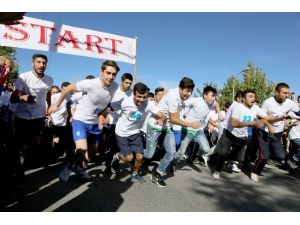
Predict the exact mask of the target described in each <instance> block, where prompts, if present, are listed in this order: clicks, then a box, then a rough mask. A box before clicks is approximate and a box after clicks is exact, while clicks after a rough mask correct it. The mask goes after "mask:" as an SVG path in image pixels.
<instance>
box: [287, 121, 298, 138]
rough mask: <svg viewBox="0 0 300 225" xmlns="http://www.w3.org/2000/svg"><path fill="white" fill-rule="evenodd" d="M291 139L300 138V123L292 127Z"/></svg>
mask: <svg viewBox="0 0 300 225" xmlns="http://www.w3.org/2000/svg"><path fill="white" fill-rule="evenodd" d="M289 139H290V140H293V139H300V124H298V125H296V126H294V127H292V128H291V130H290V132H289Z"/></svg>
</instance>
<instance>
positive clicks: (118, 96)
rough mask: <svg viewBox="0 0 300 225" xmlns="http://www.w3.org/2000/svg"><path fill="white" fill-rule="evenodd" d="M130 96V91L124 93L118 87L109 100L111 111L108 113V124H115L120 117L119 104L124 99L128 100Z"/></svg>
mask: <svg viewBox="0 0 300 225" xmlns="http://www.w3.org/2000/svg"><path fill="white" fill-rule="evenodd" d="M131 95H132V89H129V90H128V91H126V92H124V91H121V89H120V87H119V88H118V90H117V91H116V93H115V94H114V96H113V98H112V100H111V107H112V108H113V111H111V112H110V113H109V124H116V123H117V121H118V119H119V118H120V116H121V104H122V102H123V100H124V99H125V98H128V97H130V96H131Z"/></svg>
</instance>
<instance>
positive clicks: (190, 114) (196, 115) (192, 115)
mask: <svg viewBox="0 0 300 225" xmlns="http://www.w3.org/2000/svg"><path fill="white" fill-rule="evenodd" d="M216 95H217V90H216V89H215V88H213V87H211V86H206V87H205V88H204V89H203V97H195V98H191V99H188V100H187V101H185V102H184V105H185V107H186V108H188V110H187V113H186V118H185V121H186V122H195V121H197V122H199V123H200V124H201V127H199V128H198V129H194V128H192V127H186V126H184V127H183V129H182V138H181V139H182V141H181V145H180V148H179V150H178V151H177V152H176V154H175V155H174V161H173V162H174V164H175V165H176V164H177V163H178V161H179V160H180V158H181V157H182V156H183V154H184V153H185V151H186V149H187V147H188V146H189V144H190V143H191V142H192V141H195V142H197V143H198V145H199V150H198V151H197V155H198V157H202V158H203V160H204V163H205V166H207V160H208V153H209V152H210V151H211V150H210V145H209V142H208V140H207V138H206V135H205V133H204V128H205V127H206V124H207V122H206V118H207V116H208V115H209V113H210V112H211V110H213V109H215V108H216V107H217V111H218V112H217V113H218V114H220V108H219V106H218V103H217V102H216V101H215V99H216Z"/></svg>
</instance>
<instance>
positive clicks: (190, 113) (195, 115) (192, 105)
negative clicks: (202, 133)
mask: <svg viewBox="0 0 300 225" xmlns="http://www.w3.org/2000/svg"><path fill="white" fill-rule="evenodd" d="M184 105H185V107H187V108H189V109H188V110H187V114H186V118H185V121H187V122H194V121H197V122H199V123H201V124H202V125H203V128H201V129H204V127H205V126H206V124H207V122H206V121H207V120H206V118H207V116H208V114H209V113H210V112H211V110H213V109H214V108H215V104H211V105H208V104H207V103H206V102H205V101H204V99H203V98H202V97H195V98H191V99H188V100H186V101H185V102H184ZM185 129H187V130H188V131H195V132H196V131H198V130H200V129H194V128H191V127H187V128H185Z"/></svg>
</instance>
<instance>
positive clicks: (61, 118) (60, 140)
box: [49, 82, 73, 157]
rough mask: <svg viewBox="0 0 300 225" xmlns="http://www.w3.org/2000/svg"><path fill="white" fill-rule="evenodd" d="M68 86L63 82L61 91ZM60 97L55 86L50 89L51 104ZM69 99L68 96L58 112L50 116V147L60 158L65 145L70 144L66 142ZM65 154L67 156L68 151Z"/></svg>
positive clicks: (65, 148)
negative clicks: (51, 138) (51, 139)
mask: <svg viewBox="0 0 300 225" xmlns="http://www.w3.org/2000/svg"><path fill="white" fill-rule="evenodd" d="M69 85H70V83H69V82H63V83H62V85H61V90H62V91H63V90H65V89H66V88H67V87H68V86H69ZM60 95H61V92H60V89H59V88H58V87H57V86H53V87H52V89H51V103H52V104H53V103H55V102H56V101H57V100H58V99H59V97H60ZM69 99H70V96H68V97H67V98H66V99H64V100H63V102H62V103H61V105H60V107H59V110H58V111H56V112H55V113H52V114H51V115H50V121H49V129H50V133H51V135H52V137H53V141H52V147H53V150H54V151H53V153H54V156H55V157H59V156H62V155H63V154H64V153H65V151H66V150H67V148H68V146H67V145H68V144H70V142H69V141H68V140H67V139H68V137H69V135H68V134H69V132H70V130H68V127H67V125H68V118H69V117H70V115H69V113H70V104H69ZM72 150H73V149H72ZM67 153H68V154H69V152H68V151H67ZM68 156H69V155H68Z"/></svg>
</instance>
